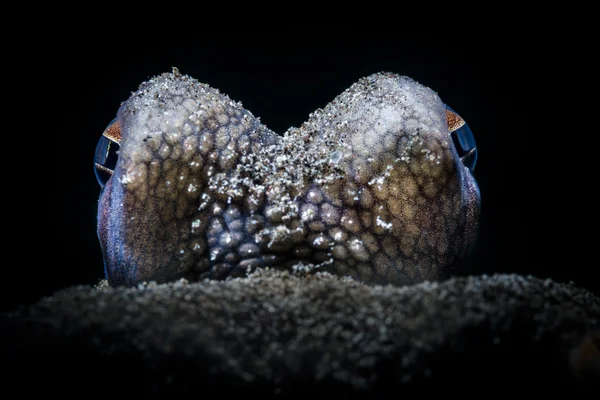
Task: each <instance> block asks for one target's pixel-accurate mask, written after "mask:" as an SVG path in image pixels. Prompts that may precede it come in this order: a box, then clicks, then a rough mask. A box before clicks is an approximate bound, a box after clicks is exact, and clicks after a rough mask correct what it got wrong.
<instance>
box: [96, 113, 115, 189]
mask: <svg viewBox="0 0 600 400" xmlns="http://www.w3.org/2000/svg"><path fill="white" fill-rule="evenodd" d="M119 143H121V125H119V121H117V119H116V118H115V119H113V120H112V121H111V122H110V124H108V126H107V127H106V129H105V130H104V132H103V133H102V136H100V140H98V144H97V145H96V154H94V172H95V173H96V179H97V180H98V183H99V184H100V187H104V185H105V184H106V182H107V181H108V179H109V178H110V177H111V176H112V174H113V171H114V170H115V166H116V165H117V159H118V157H119V156H118V154H119Z"/></svg>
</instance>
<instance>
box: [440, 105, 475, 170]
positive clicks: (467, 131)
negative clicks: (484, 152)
mask: <svg viewBox="0 0 600 400" xmlns="http://www.w3.org/2000/svg"><path fill="white" fill-rule="evenodd" d="M446 120H447V121H448V129H449V130H450V135H451V136H452V141H453V142H454V147H455V148H456V151H457V152H458V155H459V157H460V159H461V161H462V162H463V164H464V165H465V166H466V167H467V168H469V169H470V170H471V172H473V170H474V169H475V163H476V162H477V145H476V144H475V138H474V137H473V132H471V128H469V125H467V123H466V122H465V120H464V119H462V117H461V116H460V115H458V114H457V113H456V111H454V110H453V109H451V108H450V107H448V106H446Z"/></svg>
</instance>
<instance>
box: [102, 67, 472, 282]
mask: <svg viewBox="0 0 600 400" xmlns="http://www.w3.org/2000/svg"><path fill="white" fill-rule="evenodd" d="M116 123H117V124H119V127H120V131H121V132H120V133H121V136H122V138H121V143H120V145H121V148H120V152H119V158H118V162H117V165H116V168H115V170H114V174H113V176H112V177H111V178H110V179H109V180H108V182H107V183H106V186H105V187H104V189H103V191H102V193H101V195H100V201H99V210H98V236H99V238H100V243H101V246H102V250H103V255H104V260H105V268H106V274H107V278H108V281H109V283H110V284H111V285H113V286H115V285H134V284H137V283H139V282H141V281H147V280H153V281H158V282H164V281H169V280H173V279H176V278H180V277H185V278H187V279H190V280H197V279H203V278H213V279H223V278H225V277H227V276H236V275H242V274H245V273H246V271H247V270H248V269H254V268H257V267H265V266H271V267H276V268H296V269H298V268H301V269H305V268H308V269H312V268H315V267H318V268H319V270H324V271H328V272H331V273H334V274H336V275H343V276H345V275H349V276H352V277H354V278H356V279H359V280H362V281H365V282H373V283H393V284H409V283H415V282H419V281H422V280H425V279H432V280H435V279H440V278H442V277H445V276H447V274H448V272H449V271H450V270H451V269H452V268H453V267H454V266H455V265H456V264H457V263H458V262H459V261H460V260H461V259H462V258H463V257H464V256H465V255H466V254H467V252H468V250H469V248H470V247H471V246H472V244H473V242H474V240H475V238H476V232H477V220H478V214H479V192H478V189H477V185H476V183H475V180H474V178H473V176H472V174H471V172H470V171H469V169H468V168H466V167H465V166H464V165H463V164H462V162H461V160H460V157H459V156H458V154H457V152H456V149H455V148H454V146H453V144H452V140H451V138H450V133H449V130H448V125H447V121H446V115H445V105H444V103H443V102H442V101H441V99H440V98H439V97H438V96H437V95H436V94H435V92H433V91H432V90H431V89H429V88H426V87H424V86H422V85H420V84H418V83H417V82H415V81H413V80H411V79H410V78H407V77H402V76H398V75H394V74H383V73H380V74H374V75H371V76H368V77H366V78H363V79H361V80H359V81H358V82H357V83H355V84H354V85H352V86H351V87H350V88H349V89H348V90H346V91H345V92H343V93H342V94H340V95H339V96H338V97H337V98H336V99H334V100H333V102H331V103H330V104H329V105H327V106H326V107H325V108H324V109H322V110H317V111H316V112H314V113H313V114H311V115H310V118H309V120H308V121H307V122H306V123H305V124H303V125H302V126H301V127H300V128H291V129H290V130H288V131H287V132H285V134H284V135H283V136H280V135H277V134H276V133H274V132H272V131H270V130H269V129H268V128H267V127H265V126H264V125H262V124H261V123H260V121H259V120H258V119H257V118H255V117H254V116H253V115H252V114H251V113H250V112H249V111H247V110H245V109H244V108H243V107H242V105H241V104H240V103H236V102H234V101H232V100H230V99H229V98H228V97H227V96H225V95H223V94H221V93H220V92H219V91H218V90H216V89H213V88H210V87H209V86H207V85H205V84H202V83H199V82H198V81H196V80H194V79H193V78H190V77H188V76H184V75H181V74H179V72H178V71H177V70H174V71H173V73H165V74H162V75H160V76H157V77H155V78H153V79H151V80H149V81H147V82H144V83H143V84H142V85H141V86H140V88H139V89H138V91H137V92H135V93H133V94H132V96H131V97H130V98H129V99H128V100H127V101H126V102H124V103H123V104H122V105H121V107H120V109H119V111H118V113H117V120H116Z"/></svg>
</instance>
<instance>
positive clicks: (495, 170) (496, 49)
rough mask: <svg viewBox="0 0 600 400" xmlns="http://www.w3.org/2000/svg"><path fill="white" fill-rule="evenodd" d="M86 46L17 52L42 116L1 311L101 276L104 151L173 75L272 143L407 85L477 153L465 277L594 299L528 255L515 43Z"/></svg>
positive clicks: (24, 137)
mask: <svg viewBox="0 0 600 400" xmlns="http://www.w3.org/2000/svg"><path fill="white" fill-rule="evenodd" d="M80 39H81V38H78V37H77V35H76V34H68V35H65V36H64V37H53V38H52V39H50V40H48V41H46V42H44V44H43V46H42V48H39V47H36V48H27V47H26V48H25V49H22V50H23V53H24V54H23V57H24V58H22V60H24V61H23V62H22V66H23V68H22V69H21V70H20V71H19V72H18V73H16V75H20V76H21V79H22V78H23V76H27V79H28V86H26V88H27V89H26V90H24V91H25V92H27V91H30V92H29V93H21V95H23V96H24V98H26V99H29V101H30V102H32V101H33V102H35V104H34V106H35V108H36V109H38V110H40V109H41V110H43V111H44V112H45V114H47V115H45V114H44V116H42V114H37V115H36V114H32V115H27V114H28V113H24V114H25V115H24V116H22V117H21V118H23V119H24V120H25V121H27V120H28V119H30V120H33V121H34V122H38V123H39V124H35V123H34V125H33V126H35V128H29V129H30V130H31V132H29V133H22V134H21V136H20V137H21V139H20V141H17V143H18V144H17V145H13V146H14V148H13V152H14V153H18V152H19V151H20V150H19V143H20V146H24V145H25V142H30V143H27V145H30V146H33V147H34V150H33V151H32V150H31V149H30V150H29V152H30V153H31V154H32V155H31V157H30V158H29V160H30V161H32V162H33V165H32V166H31V167H32V168H33V169H32V170H31V171H34V172H26V174H27V179H26V180H25V181H23V179H22V177H21V176H16V174H15V173H13V174H12V175H13V176H12V177H13V178H16V180H18V181H19V182H21V185H23V183H26V184H27V185H26V186H27V188H25V189H23V190H21V191H20V193H19V196H13V199H14V200H16V201H17V202H18V203H22V204H21V206H22V207H21V208H22V209H24V210H28V212H21V215H23V214H24V215H25V218H20V219H19V224H17V226H16V227H15V228H14V229H12V230H11V236H12V238H13V239H14V242H15V243H17V244H19V245H20V246H21V247H19V253H18V254H19V256H18V257H16V258H15V260H16V261H13V262H10V263H11V265H15V266H14V267H10V268H8V267H6V268H5V272H6V271H7V272H8V273H9V277H6V276H5V279H4V283H5V284H6V285H7V286H8V287H7V288H6V289H5V290H4V291H3V297H5V300H6V302H5V303H4V304H3V306H5V307H12V306H14V305H16V304H19V303H28V302H31V301H34V300H35V299H37V298H39V297H40V296H42V295H49V294H51V293H53V292H55V291H56V290H58V289H61V288H65V287H68V286H71V285H75V284H95V283H96V282H97V281H98V280H99V279H101V278H102V277H103V264H102V258H101V252H100V247H99V244H98V239H97V236H96V206H97V199H98V194H99V192H100V187H99V185H98V184H97V182H96V179H95V176H94V170H93V156H94V150H95V146H96V143H97V140H98V138H99V136H100V134H101V133H102V131H103V130H104V128H105V127H106V125H107V124H108V123H109V122H110V121H111V120H112V119H113V118H114V116H115V114H116V111H117V109H118V108H119V105H120V103H121V102H122V101H125V100H126V99H127V98H128V97H129V95H130V93H131V92H132V91H135V90H136V89H137V87H138V85H139V84H140V83H142V82H143V81H145V80H147V79H148V78H150V77H152V76H154V75H157V74H160V73H162V72H168V71H171V68H172V67H174V66H175V67H177V68H179V70H180V72H181V73H183V74H187V75H190V76H192V77H194V78H196V79H198V80H199V81H201V82H205V83H207V84H209V85H210V86H212V87H215V88H218V89H219V90H220V91H221V92H223V93H225V94H227V95H229V97H230V98H232V99H233V100H236V101H241V102H242V104H243V105H244V107H245V108H246V109H248V110H250V111H251V112H252V113H253V114H254V115H255V116H258V117H260V118H261V121H262V122H263V123H264V124H266V125H267V126H268V127H269V128H271V129H272V130H274V131H276V132H278V133H283V132H284V131H285V130H286V129H287V128H289V127H290V126H299V125H300V124H302V122H303V121H305V120H306V119H307V117H308V114H309V113H310V112H312V111H314V110H315V109H316V108H319V107H323V106H325V105H326V104H327V103H328V102H329V101H331V100H332V99H333V98H334V97H335V96H337V95H338V94H339V93H341V92H342V91H343V90H344V89H346V88H347V87H349V86H350V85H351V84H352V83H353V82H355V81H356V80H358V79H359V78H361V77H363V76H366V75H369V74H371V73H375V72H379V71H387V72H394V73H398V74H403V75H408V76H410V77H412V78H414V79H415V80H417V81H418V82H420V83H422V84H424V85H426V86H429V87H431V88H432V89H434V90H435V91H436V92H437V93H438V94H439V95H440V97H441V98H442V100H443V101H444V102H445V103H446V104H448V105H450V106H451V107H452V108H453V109H454V110H456V111H457V112H458V113H459V114H461V116H462V117H464V118H465V119H466V121H467V122H468V124H469V126H470V127H471V129H472V131H473V133H474V135H475V139H476V141H477V145H478V150H479V159H478V164H477V166H476V169H475V173H476V178H477V180H478V182H479V185H480V190H481V196H482V224H481V231H480V239H479V243H478V246H477V248H476V250H475V252H474V254H473V259H472V262H471V263H470V264H469V265H468V267H467V268H466V269H465V271H464V273H475V274H479V273H488V274H489V273H493V272H518V273H523V274H529V273H531V274H534V275H537V276H540V277H551V278H554V279H556V280H558V281H565V282H566V281H569V280H573V281H575V283H576V284H578V285H580V286H584V287H587V288H590V289H593V290H597V287H594V286H593V285H594V283H593V282H592V281H591V280H590V279H588V278H589V275H587V276H586V271H583V270H577V269H565V268H562V267H560V266H558V265H557V266H555V267H553V266H549V265H545V264H541V263H539V262H536V261H535V260H534V259H532V258H530V255H529V245H530V239H529V212H528V208H529V203H530V201H529V200H530V182H531V179H532V178H531V176H530V175H531V174H530V169H529V164H530V161H529V160H530V155H531V154H530V149H529V142H530V141H531V140H532V139H531V137H532V134H533V135H534V136H535V135H536V132H534V131H532V128H531V127H530V124H529V121H528V115H527V114H526V113H525V112H523V108H522V107H521V106H522V101H523V100H522V98H523V95H522V93H523V91H522V89H523V85H524V84H525V82H526V80H527V79H528V76H526V75H525V71H526V65H524V64H523V61H522V60H521V59H520V56H518V55H517V53H516V51H517V47H516V46H515V43H512V42H510V41H505V40H500V39H493V38H487V39H486V38H484V39H483V40H482V41H479V40H476V38H474V37H473V35H468V36H467V35H458V34H446V35H444V36H437V35H436V36H434V35H432V36H427V35H423V33H422V32H419V33H418V34H414V35H412V34H409V33H406V32H398V33H393V32H385V33H384V32H381V33H372V34H368V35H367V34H360V35H357V34H356V35H346V34H343V35H342V34H340V33H339V32H338V33H335V34H334V33H331V32H315V33H314V34H313V35H312V36H306V35H304V36H302V38H298V37H297V36H294V35H290V34H287V33H283V32H279V33H261V34H259V33H248V32H245V33H235V34H232V35H231V36H230V37H227V36H226V37H223V36H222V35H219V36H216V35H213V34H212V33H211V32H200V31H199V32H197V36H196V38H194V39H193V40H186V41H182V40H180V39H178V38H174V39H173V40H169V41H164V40H162V41H161V40H159V41H156V39H155V38H152V37H143V36H135V35H129V36H127V37H124V38H122V40H118V41H114V40H96V39H93V38H91V37H86V38H84V39H85V40H80ZM479 39H481V38H479ZM481 43H484V45H482V44H481ZM27 68H30V69H31V71H27ZM15 79H17V77H15ZM9 80H10V78H9ZM32 91H35V94H36V96H30V95H31V92H32ZM21 92H23V91H21ZM16 104H21V103H20V102H17V103H16ZM22 108H23V107H22ZM22 111H23V110H22ZM25 111H26V110H25ZM36 125H39V127H38V126H36ZM28 126H30V125H28ZM30 138H31V139H30ZM33 160H35V161H33ZM26 161H27V160H24V159H23V158H19V161H18V162H19V163H21V164H13V165H16V166H17V167H18V168H17V167H14V166H13V167H11V169H10V170H11V171H16V170H19V171H25V170H23V169H22V168H20V167H22V166H23V165H22V164H23V163H26ZM27 202H32V203H31V204H33V205H30V203H27ZM10 243H11V242H9V244H10Z"/></svg>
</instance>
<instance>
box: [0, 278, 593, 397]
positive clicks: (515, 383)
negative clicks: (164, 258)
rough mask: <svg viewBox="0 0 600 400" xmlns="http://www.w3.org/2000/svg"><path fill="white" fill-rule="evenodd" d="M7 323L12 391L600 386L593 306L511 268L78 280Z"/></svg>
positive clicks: (333, 391)
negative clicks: (402, 277)
mask: <svg viewBox="0 0 600 400" xmlns="http://www.w3.org/2000/svg"><path fill="white" fill-rule="evenodd" d="M1 323H2V329H1V330H0V334H1V336H2V337H1V340H0V343H1V345H0V346H2V359H3V362H4V365H10V368H9V369H8V373H6V372H5V373H4V374H3V375H2V380H3V384H2V385H3V387H4V388H5V389H7V388H12V389H18V390H19V392H20V393H25V392H30V391H33V392H36V393H37V392H39V391H40V390H41V391H42V392H43V393H46V394H48V393H58V394H81V393H82V391H86V392H91V393H94V394H116V393H122V394H137V395H146V394H174V393H188V394H198V395H207V394H208V393H209V392H214V393H218V394H219V396H226V395H234V394H235V395H241V394H244V395H252V394H257V395H261V396H267V397H270V396H274V397H283V398H287V397H305V396H313V397H314V396H317V397H321V396H323V397H325V396H327V397H331V396H337V397H365V398H367V397H368V398H373V397H385V398H387V397H391V396H392V395H394V394H397V395H398V396H399V397H400V394H405V395H406V394H407V393H411V391H412V390H415V393H417V394H419V395H420V394H423V393H426V392H431V391H435V392H437V391H441V392H442V393H458V394H463V395H468V394H480V395H481V394H483V393H484V392H488V393H492V392H493V393H498V392H507V393H524V392H531V393H537V394H542V393H556V392H560V393H571V394H573V393H577V392H586V391H592V390H595V389H597V388H598V383H599V382H600V380H599V379H600V346H599V341H600V299H599V298H598V297H596V296H594V295H593V294H591V293H590V292H588V291H586V290H583V289H580V288H578V287H575V286H573V285H566V284H561V283H556V282H554V281H552V280H549V279H546V280H542V279H538V278H534V277H531V276H521V275H516V274H497V275H491V276H478V277H460V278H452V279H449V280H447V281H444V282H440V283H430V282H425V283H421V284H416V285H413V286H407V287H394V286H389V285H388V286H369V285H365V284H362V283H358V282H356V281H352V280H350V279H348V278H342V279H340V278H337V277H334V276H332V275H328V274H322V273H321V274H317V275H316V276H294V275H292V274H290V273H288V272H277V271H269V270H267V271H259V272H257V273H255V274H253V275H251V276H249V277H247V278H237V279H232V280H227V281H204V282H198V283H188V282H186V281H178V282H174V283H169V284H154V283H151V284H145V285H140V286H138V287H137V288H129V289H125V288H109V287H91V286H76V287H72V288H69V289H66V290H63V291H59V292H57V293H55V294H54V295H52V296H49V297H45V298H43V299H41V300H40V301H39V302H37V303H35V304H33V305H29V306H23V307H21V308H17V309H15V310H13V311H12V312H8V313H4V314H3V315H2V319H1ZM200 397H204V396H200ZM393 397H396V396H393Z"/></svg>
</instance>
